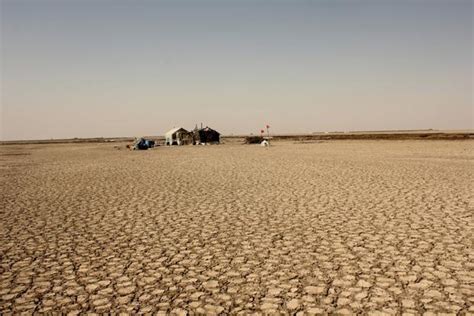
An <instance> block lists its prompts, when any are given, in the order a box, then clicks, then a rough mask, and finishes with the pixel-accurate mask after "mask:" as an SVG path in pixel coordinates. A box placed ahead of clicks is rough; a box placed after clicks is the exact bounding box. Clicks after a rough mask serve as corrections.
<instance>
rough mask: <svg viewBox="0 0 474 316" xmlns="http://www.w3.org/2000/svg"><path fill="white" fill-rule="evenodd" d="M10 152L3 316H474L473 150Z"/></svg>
mask: <svg viewBox="0 0 474 316" xmlns="http://www.w3.org/2000/svg"><path fill="white" fill-rule="evenodd" d="M111 147H112V146H110V145H54V146H51V145H50V146H46V145H36V146H35V145H23V146H2V148H0V150H1V153H2V154H1V155H0V159H1V167H0V168H1V169H0V171H1V173H0V184H1V190H0V203H1V204H0V206H1V210H0V314H18V313H22V312H23V313H26V314H31V313H32V312H36V313H46V312H62V313H71V314H77V313H80V312H85V311H88V312H96V313H103V312H113V313H119V312H124V313H133V314H136V313H157V314H160V313H162V314H176V315H184V314H186V313H188V314H237V315H246V314H276V313H280V314H296V315H303V314H304V315H311V314H325V313H338V314H354V313H364V314H365V313H368V314H370V313H374V314H378V315H384V314H387V315H395V314H402V313H406V314H407V315H408V314H426V315H431V314H436V313H445V314H452V315H455V314H466V313H467V314H468V313H474V308H473V307H472V306H473V303H474V252H473V241H474V239H473V225H474V224H473V223H474V220H473V204H474V203H473V192H474V190H473V185H472V184H473V183H474V181H473V180H474V172H473V169H474V168H473V166H474V164H473V162H474V154H473V150H472V148H473V146H472V142H470V141H465V142H461V141H459V142H458V141H452V142H443V141H431V142H430V141H426V142H423V141H338V142H327V143H319V144H310V145H308V144H292V143H284V142H281V143H275V145H274V146H273V147H271V148H270V149H264V148H260V147H258V146H243V145H221V146H209V147H204V146H203V147H192V146H191V147H181V148H158V149H155V150H151V151H146V152H129V151H117V150H114V149H113V148H111Z"/></svg>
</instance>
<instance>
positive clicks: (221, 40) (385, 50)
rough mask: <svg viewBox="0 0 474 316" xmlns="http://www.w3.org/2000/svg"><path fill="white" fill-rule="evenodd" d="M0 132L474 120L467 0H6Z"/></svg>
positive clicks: (282, 129) (446, 124) (35, 135)
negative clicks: (199, 124) (197, 125)
mask: <svg viewBox="0 0 474 316" xmlns="http://www.w3.org/2000/svg"><path fill="white" fill-rule="evenodd" d="M0 3H1V36H2V38H1V39H2V42H1V62H2V65H1V76H2V78H1V79H2V81H1V97H2V99H1V110H2V112H1V118H2V120H1V132H2V133H1V138H2V139H43V138H63V137H68V138H69V137H93V136H139V135H161V134H163V133H164V132H165V131H166V130H168V129H170V128H172V127H174V126H176V127H177V126H183V127H185V128H193V127H194V125H195V123H200V122H203V123H204V124H205V125H209V126H211V127H214V128H216V129H218V130H220V131H221V132H223V133H225V134H230V133H245V134H248V133H251V132H253V133H258V131H259V130H260V129H261V127H262V126H264V125H265V124H266V123H268V124H270V125H271V126H272V131H273V132H275V133H287V132H314V131H334V130H380V129H424V128H439V129H467V128H473V124H474V123H473V120H474V113H473V90H472V89H473V88H472V84H473V57H472V53H473V30H472V26H473V25H472V23H473V22H472V21H473V2H472V1H471V0H466V1H462V0H445V1H441V0H426V1H422V0H418V1H416V0H413V1H410V0H401V1H400V0H398V1H395V0H393V1H388V0H378V1H376V0H372V1H357V0H346V1H340V0H333V1H329V0H328V1H310V0H306V1H303V0H296V1H290V0H288V1H278V0H277V1H263V0H256V1H246V0H235V1H232V0H220V1H217V0H216V1H207V0H204V1H197V0H189V1H182V0H173V1H140V0H139V1H136V0H129V1H120V0H119V1H115V0H114V1H112V0H110V1H106V0H100V1H99V0H96V1H90V0H76V1H75V0H62V1H59V0H58V1H41V0H29V1H27V0H0Z"/></svg>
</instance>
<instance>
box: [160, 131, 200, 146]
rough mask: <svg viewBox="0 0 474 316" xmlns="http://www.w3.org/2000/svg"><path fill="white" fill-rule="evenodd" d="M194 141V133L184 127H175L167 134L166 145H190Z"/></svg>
mask: <svg viewBox="0 0 474 316" xmlns="http://www.w3.org/2000/svg"><path fill="white" fill-rule="evenodd" d="M192 143H193V135H192V133H190V132H188V131H187V130H185V129H184V128H182V127H178V128H173V129H172V130H170V131H168V132H167V133H166V134H165V145H169V146H171V145H188V144H192Z"/></svg>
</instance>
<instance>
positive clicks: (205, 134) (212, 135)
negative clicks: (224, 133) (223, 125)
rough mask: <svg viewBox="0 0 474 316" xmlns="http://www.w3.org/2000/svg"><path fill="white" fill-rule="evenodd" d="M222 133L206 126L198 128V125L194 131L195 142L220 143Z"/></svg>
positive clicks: (197, 143)
mask: <svg viewBox="0 0 474 316" xmlns="http://www.w3.org/2000/svg"><path fill="white" fill-rule="evenodd" d="M220 137H221V134H220V133H219V132H218V131H216V130H213V129H212V128H210V127H208V126H206V127H205V128H201V129H198V128H197V126H196V128H195V129H194V131H193V144H196V145H199V144H219V142H220Z"/></svg>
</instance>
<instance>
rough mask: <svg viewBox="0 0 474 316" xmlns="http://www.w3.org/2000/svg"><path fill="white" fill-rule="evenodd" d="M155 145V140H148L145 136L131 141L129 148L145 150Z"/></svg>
mask: <svg viewBox="0 0 474 316" xmlns="http://www.w3.org/2000/svg"><path fill="white" fill-rule="evenodd" d="M153 147H155V141H153V140H148V139H145V138H137V139H135V141H134V142H133V145H132V147H131V149H133V150H147V149H149V148H153Z"/></svg>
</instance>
